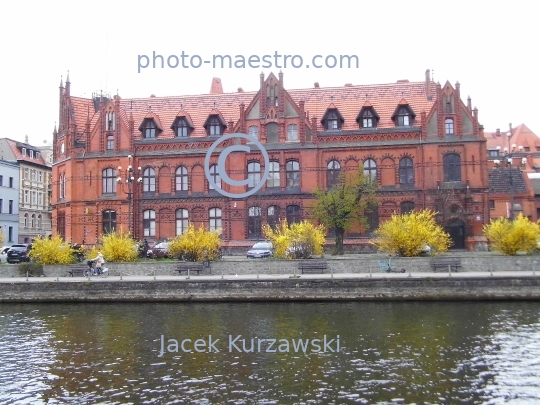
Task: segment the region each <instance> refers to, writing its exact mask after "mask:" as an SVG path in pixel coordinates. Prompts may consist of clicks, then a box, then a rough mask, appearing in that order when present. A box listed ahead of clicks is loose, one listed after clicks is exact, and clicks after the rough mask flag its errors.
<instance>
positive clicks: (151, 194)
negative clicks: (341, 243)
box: [53, 71, 489, 249]
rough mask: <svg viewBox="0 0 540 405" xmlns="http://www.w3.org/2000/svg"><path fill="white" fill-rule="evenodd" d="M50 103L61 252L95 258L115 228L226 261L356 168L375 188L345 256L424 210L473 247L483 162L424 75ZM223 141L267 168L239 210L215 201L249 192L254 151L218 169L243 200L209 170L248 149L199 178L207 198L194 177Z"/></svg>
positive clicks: (236, 201) (466, 129)
mask: <svg viewBox="0 0 540 405" xmlns="http://www.w3.org/2000/svg"><path fill="white" fill-rule="evenodd" d="M59 99H60V120H59V127H58V129H57V128H56V127H55V130H54V134H53V135H54V142H53V145H54V151H53V153H54V157H53V159H54V165H53V179H54V182H55V186H54V193H53V220H54V224H55V226H54V231H55V233H58V234H61V235H63V236H64V237H65V238H66V239H67V240H68V241H70V242H74V243H84V244H94V243H96V242H97V241H98V240H99V237H100V235H101V234H103V233H104V232H107V231H110V230H113V229H120V228H122V229H123V230H125V231H127V230H130V231H131V232H132V233H133V235H134V236H135V237H136V238H138V239H142V238H146V239H147V240H148V241H150V242H152V241H154V242H157V241H158V240H163V239H166V238H169V237H173V236H175V235H177V234H180V233H182V232H183V231H184V230H185V229H186V227H187V226H188V224H189V223H194V224H196V225H199V224H203V225H205V226H207V227H208V228H209V229H212V230H214V229H218V230H220V231H221V237H222V240H223V244H224V246H225V248H227V247H232V246H245V245H250V244H252V243H253V242H252V241H253V240H257V239H259V238H262V237H263V235H262V234H261V225H262V224H264V223H269V224H275V223H278V222H279V221H280V220H281V219H287V220H288V221H289V222H296V221H300V220H302V219H305V218H308V211H307V208H308V206H309V205H310V204H311V203H312V201H313V195H312V192H313V191H314V190H315V189H316V188H319V189H321V188H327V187H331V186H332V184H334V182H335V181H337V179H338V177H339V173H341V172H347V171H352V170H357V169H358V168H360V170H363V171H364V173H365V174H366V175H369V176H371V177H372V178H373V179H374V181H376V182H377V184H378V191H377V199H378V206H377V207H373V208H374V209H373V210H372V212H371V213H369V214H367V215H368V220H369V224H370V227H369V228H366V229H362V228H355V229H352V230H350V231H349V233H348V234H347V237H348V239H347V240H348V243H349V244H352V245H356V246H362V245H364V246H366V245H367V244H366V242H367V241H368V240H369V236H370V232H371V231H372V230H373V229H375V228H376V226H377V225H378V224H379V223H380V222H382V221H384V220H386V219H388V218H390V216H391V215H392V214H393V213H403V212H408V211H411V210H414V209H422V208H432V209H435V210H437V211H438V212H439V214H438V217H437V220H438V221H439V222H440V223H441V224H442V225H443V226H444V227H445V229H447V231H448V232H449V233H450V234H451V236H452V238H453V240H454V247H456V248H468V249H475V248H476V249H479V248H483V247H484V246H485V243H484V239H483V237H482V225H484V224H485V223H487V222H488V221H489V207H488V175H487V173H488V171H487V166H486V164H487V149H486V139H485V138H484V134H483V127H482V126H481V125H480V124H479V122H478V111H477V109H476V108H474V109H473V108H472V106H471V100H470V98H468V99H467V102H466V103H464V102H463V101H462V98H461V94H460V84H459V83H456V84H455V85H454V86H453V85H451V84H450V83H449V82H446V84H444V86H441V85H440V84H439V83H435V82H433V81H432V80H431V77H430V74H429V71H426V74H425V78H424V80H422V81H418V82H409V81H408V80H399V81H397V82H396V83H390V84H382V85H351V84H346V85H345V86H343V87H331V88H323V87H320V86H319V84H318V83H315V85H314V87H313V88H307V89H297V90H289V89H287V87H286V86H285V81H284V77H283V74H282V73H279V74H278V76H277V77H276V76H275V75H274V74H273V73H271V74H270V75H269V76H268V77H265V76H264V75H263V74H261V75H260V86H259V89H258V90H257V91H252V92H244V91H243V90H242V89H241V88H240V89H238V92H236V93H224V92H223V90H222V85H221V82H220V80H219V79H217V78H214V79H213V82H212V85H211V90H210V93H209V94H200V95H196V96H174V97H155V96H154V95H152V96H151V97H149V98H140V99H122V98H120V97H119V96H118V95H116V96H114V97H108V96H107V95H103V94H95V95H94V96H93V97H92V98H80V97H74V96H72V95H71V83H70V81H69V77H68V79H67V81H66V83H65V85H64V84H63V83H61V84H60V89H59ZM231 133H243V134H248V135H250V136H252V137H255V138H256V139H257V140H258V141H259V142H261V143H262V144H263V145H264V149H265V150H266V151H267V153H268V157H269V162H270V164H269V175H268V178H267V179H266V181H265V182H264V185H263V187H262V188H261V189H260V190H258V191H257V192H255V193H254V194H253V195H250V196H247V197H244V198H232V197H226V196H223V195H222V194H220V193H219V192H218V191H217V190H216V189H215V188H216V186H217V187H221V188H222V189H223V190H225V191H228V192H234V193H240V192H247V191H249V190H250V188H252V187H254V186H255V185H257V184H258V183H259V179H261V177H262V173H263V172H264V170H265V169H266V168H265V167H264V166H265V163H264V159H263V156H262V153H261V151H260V150H259V149H257V148H255V147H252V152H251V153H243V152H233V153H232V154H231V155H230V157H229V158H228V159H227V160H226V169H227V173H229V174H230V176H231V177H232V178H234V179H236V180H242V179H248V184H246V185H245V186H231V185H230V184H227V183H226V182H225V181H224V180H225V179H223V178H222V176H220V173H219V172H218V170H217V167H218V166H217V163H218V156H219V152H220V151H221V150H223V148H224V147H227V146H230V145H232V144H234V143H235V142H240V143H242V144H248V145H253V143H252V142H248V141H246V140H245V139H242V140H234V139H232V140H227V141H224V142H222V143H221V144H220V145H219V147H218V148H217V149H216V150H215V152H214V153H213V155H212V157H211V159H210V164H209V167H208V169H209V175H210V177H211V178H212V180H213V183H215V185H216V186H214V185H213V184H211V183H210V182H209V181H208V178H207V176H206V175H205V168H204V161H205V156H206V153H207V151H208V149H209V148H210V146H211V145H212V144H213V143H214V142H215V141H216V140H217V139H219V138H220V137H222V136H224V135H226V134H231ZM128 167H130V168H131V171H129V172H126V168H128ZM126 180H127V181H126ZM329 240H331V239H329Z"/></svg>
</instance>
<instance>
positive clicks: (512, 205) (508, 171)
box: [493, 145, 527, 221]
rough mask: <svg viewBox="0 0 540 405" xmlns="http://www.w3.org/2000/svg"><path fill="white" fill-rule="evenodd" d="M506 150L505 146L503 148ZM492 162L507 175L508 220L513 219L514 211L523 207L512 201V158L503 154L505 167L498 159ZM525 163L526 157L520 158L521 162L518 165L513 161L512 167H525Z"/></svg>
mask: <svg viewBox="0 0 540 405" xmlns="http://www.w3.org/2000/svg"><path fill="white" fill-rule="evenodd" d="M513 148H515V145H513ZM504 149H505V150H506V148H504ZM493 163H495V167H496V168H497V169H499V170H500V171H501V172H502V173H506V175H507V176H508V183H509V186H510V221H513V220H514V212H515V211H523V208H522V207H521V205H520V204H515V203H514V192H515V190H514V179H513V175H512V164H513V159H512V158H511V157H507V156H505V158H504V165H505V167H503V165H502V164H501V161H500V160H498V159H497V160H494V161H493ZM526 164H527V158H525V157H524V158H522V159H521V163H519V164H518V165H515V163H514V167H517V168H518V169H522V168H523V167H525V165H526Z"/></svg>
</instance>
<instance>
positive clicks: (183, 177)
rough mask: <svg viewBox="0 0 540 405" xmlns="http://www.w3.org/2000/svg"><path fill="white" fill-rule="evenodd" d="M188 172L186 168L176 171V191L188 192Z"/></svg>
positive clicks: (182, 167)
mask: <svg viewBox="0 0 540 405" xmlns="http://www.w3.org/2000/svg"><path fill="white" fill-rule="evenodd" d="M188 181H189V178H188V171H187V169H186V168H185V167H184V166H180V167H179V168H178V169H176V191H188V184H189V183H188Z"/></svg>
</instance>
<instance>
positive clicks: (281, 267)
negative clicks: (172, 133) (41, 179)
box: [0, 253, 540, 277]
mask: <svg viewBox="0 0 540 405" xmlns="http://www.w3.org/2000/svg"><path fill="white" fill-rule="evenodd" d="M441 257H443V256H441ZM444 257H452V258H460V259H461V264H462V266H463V267H462V270H460V271H464V272H470V271H480V272H489V271H490V269H491V271H493V272H497V271H512V270H516V271H533V270H535V271H536V270H538V271H539V274H540V256H502V255H495V254H481V253H476V254H471V253H464V254H461V255H460V254H452V255H451V256H450V255H448V256H444ZM431 259H432V258H430V257H416V258H412V257H392V260H391V263H392V267H394V268H396V269H398V270H399V269H405V270H406V272H411V273H417V272H432V270H431V267H430V265H429V263H430V260H431ZM324 260H327V262H328V271H327V272H328V273H330V272H334V273H336V274H337V273H369V272H370V270H371V272H373V273H376V272H379V271H380V270H379V261H384V262H385V261H387V260H388V256H384V255H355V256H342V257H335V256H327V257H325V258H324ZM106 266H107V267H108V268H109V270H110V274H111V275H125V276H129V275H133V276H144V275H153V274H154V272H155V274H156V275H157V276H165V275H167V276H170V275H173V274H177V273H176V272H175V271H174V269H175V267H176V263H174V262H164V261H159V260H148V261H144V262H138V263H106ZM68 267H69V266H44V274H45V276H47V277H65V276H66V275H67V269H68ZM297 268H298V261H297V260H273V259H245V258H226V259H224V260H222V261H217V262H212V265H211V271H212V274H214V275H221V274H224V275H231V274H232V275H234V274H238V275H242V274H257V273H259V274H291V275H292V274H294V273H295V272H296V273H298V270H297ZM0 277H19V273H18V270H17V266H16V265H2V266H0Z"/></svg>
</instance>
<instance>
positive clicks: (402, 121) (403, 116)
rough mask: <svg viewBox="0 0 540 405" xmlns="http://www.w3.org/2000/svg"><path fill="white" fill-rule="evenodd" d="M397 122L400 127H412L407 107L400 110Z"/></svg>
mask: <svg viewBox="0 0 540 405" xmlns="http://www.w3.org/2000/svg"><path fill="white" fill-rule="evenodd" d="M396 122H397V126H398V127H408V126H410V125H411V114H410V112H409V110H408V109H407V108H406V107H401V108H400V109H399V111H398V115H397V121H396Z"/></svg>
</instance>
